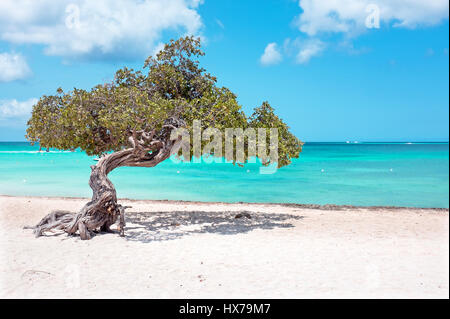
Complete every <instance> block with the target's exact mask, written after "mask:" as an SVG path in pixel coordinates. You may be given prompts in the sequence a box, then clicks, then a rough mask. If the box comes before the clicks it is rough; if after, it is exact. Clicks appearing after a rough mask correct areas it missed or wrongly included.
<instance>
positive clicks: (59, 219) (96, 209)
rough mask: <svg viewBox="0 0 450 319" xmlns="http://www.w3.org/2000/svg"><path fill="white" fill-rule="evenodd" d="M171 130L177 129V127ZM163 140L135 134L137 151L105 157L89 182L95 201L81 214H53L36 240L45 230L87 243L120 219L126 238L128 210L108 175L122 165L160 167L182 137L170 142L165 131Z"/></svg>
mask: <svg viewBox="0 0 450 319" xmlns="http://www.w3.org/2000/svg"><path fill="white" fill-rule="evenodd" d="M167 127H171V128H175V127H174V126H173V125H167ZM144 137H145V135H144ZM161 137H164V138H161ZM160 138H161V139H158V140H151V141H150V142H149V141H145V140H143V139H142V136H141V139H137V137H136V134H134V135H133V137H132V138H130V142H131V144H132V145H133V148H128V149H125V150H122V151H118V152H115V153H112V154H108V155H105V156H103V157H102V158H101V159H100V160H99V161H98V163H97V165H93V166H91V169H92V172H91V176H90V179H89V186H90V187H91V188H92V191H93V195H92V199H91V201H90V202H88V203H87V204H86V205H85V206H84V207H83V208H82V209H81V210H80V212H78V213H72V212H68V211H53V212H51V213H50V214H48V215H47V216H45V217H44V218H43V219H42V220H41V221H40V222H39V224H37V225H36V226H35V227H33V229H34V234H35V235H36V237H39V236H42V235H43V233H44V232H45V231H50V230H64V231H65V232H66V233H68V234H69V235H74V234H76V233H77V232H78V233H79V235H80V238H81V239H83V240H84V239H91V238H92V235H93V232H96V231H105V232H110V231H111V230H110V227H111V225H113V224H114V223H116V221H117V219H118V218H120V221H119V233H120V235H121V236H123V235H124V226H125V217H124V213H125V208H126V207H124V206H122V205H120V204H118V203H117V196H116V190H115V188H114V185H113V184H112V182H111V181H110V180H109V178H108V173H109V172H111V171H112V170H113V169H115V168H117V167H120V166H138V167H153V166H156V165H157V164H159V163H160V162H162V161H164V160H165V159H167V158H168V157H169V156H170V155H171V150H172V148H174V147H175V148H176V147H177V146H178V145H179V144H180V142H181V138H178V139H176V140H170V138H169V136H168V133H167V131H165V132H162V135H160ZM147 139H149V137H147ZM161 140H162V141H161ZM149 152H151V153H149Z"/></svg>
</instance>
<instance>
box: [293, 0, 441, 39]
mask: <svg viewBox="0 0 450 319" xmlns="http://www.w3.org/2000/svg"><path fill="white" fill-rule="evenodd" d="M369 5H372V7H373V5H376V6H377V8H378V9H379V17H380V20H381V22H384V23H386V24H392V25H393V26H394V27H407V28H415V27H418V26H432V25H436V24H438V23H440V22H442V21H443V20H445V19H448V11H449V1H448V0H426V1H424V0H340V1H337V0H320V1H319V0H300V1H299V6H300V7H301V8H302V10H303V13H301V14H300V16H299V17H298V19H297V24H298V27H299V29H300V31H302V32H304V33H306V34H308V35H310V36H315V35H317V34H319V33H322V32H331V33H348V34H350V35H352V34H358V33H359V32H362V31H363V30H364V29H365V27H366V26H365V21H366V18H367V16H368V15H369V14H370V12H367V9H368V8H370V7H369Z"/></svg>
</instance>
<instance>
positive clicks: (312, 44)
mask: <svg viewBox="0 0 450 319" xmlns="http://www.w3.org/2000/svg"><path fill="white" fill-rule="evenodd" d="M324 49H325V44H324V43H323V42H322V41H320V40H318V39H310V40H306V41H305V42H304V43H301V44H300V50H299V52H298V54H297V57H296V61H297V63H300V64H304V63H308V62H309V60H310V59H311V58H312V57H314V56H316V55H319V54H320V53H321V52H322V51H323V50H324Z"/></svg>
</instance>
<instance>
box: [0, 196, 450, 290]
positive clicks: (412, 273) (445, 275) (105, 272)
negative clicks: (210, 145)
mask: <svg viewBox="0 0 450 319" xmlns="http://www.w3.org/2000/svg"><path fill="white" fill-rule="evenodd" d="M86 201H87V200H86V199H74V198H39V197H10V196H0V234H1V235H0V240H1V243H0V253H1V265H0V267H1V268H0V271H1V277H0V285H1V287H0V296H1V297H3V298H110V297H112V298H347V297H355V298H448V297H449V212H448V210H432V209H430V210H429V209H396V208H354V207H353V208H352V207H329V208H328V209H318V208H313V207H308V206H303V207H302V206H285V205H272V204H267V205H266V204H224V203H196V202H195V203H194V202H169V201H131V200H121V201H120V203H121V204H125V205H129V206H132V208H130V209H128V210H127V214H126V222H127V227H126V230H125V234H126V237H124V238H123V237H119V235H117V234H98V235H96V236H95V237H94V238H93V239H92V240H88V241H81V240H80V239H79V238H78V237H68V236H66V235H65V234H60V233H53V234H48V235H47V236H44V237H40V238H35V237H34V236H33V234H32V231H31V230H29V229H23V226H26V225H34V224H35V223H37V222H38V221H39V220H40V219H41V218H42V217H43V216H44V215H46V214H47V213H48V212H50V211H51V210H54V209H65V210H70V211H76V210H78V209H80V208H81V207H82V206H83V204H84V203H85V202H86ZM242 212H247V213H249V214H250V217H251V218H250V219H249V218H247V217H245V216H244V217H242V218H235V216H236V214H238V213H242Z"/></svg>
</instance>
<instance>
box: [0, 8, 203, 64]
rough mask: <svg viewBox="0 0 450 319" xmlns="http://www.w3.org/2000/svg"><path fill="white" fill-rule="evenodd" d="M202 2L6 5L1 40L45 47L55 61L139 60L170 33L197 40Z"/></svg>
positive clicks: (1, 11) (0, 20)
mask: <svg viewBox="0 0 450 319" xmlns="http://www.w3.org/2000/svg"><path fill="white" fill-rule="evenodd" d="M202 2H203V1H201V0H114V1H113V0H96V1H91V0H60V1H53V0H40V1H33V0H2V1H0V30H1V31H0V38H1V39H2V40H5V41H9V42H13V43H32V44H41V45H44V47H45V52H46V53H47V54H49V55H58V56H65V57H81V58H95V57H112V58H114V57H116V56H127V57H136V56H141V55H146V54H150V53H151V52H152V51H153V50H154V48H155V44H157V43H158V42H159V40H160V38H161V35H162V33H163V32H164V31H166V30H172V31H176V32H182V33H185V34H197V33H198V32H199V30H200V29H201V27H202V25H203V24H202V21H201V17H200V15H199V14H198V12H197V10H196V9H197V8H198V6H199V5H200V4H201V3H202Z"/></svg>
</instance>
